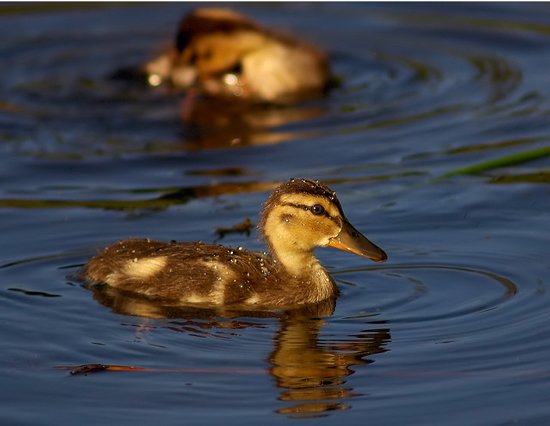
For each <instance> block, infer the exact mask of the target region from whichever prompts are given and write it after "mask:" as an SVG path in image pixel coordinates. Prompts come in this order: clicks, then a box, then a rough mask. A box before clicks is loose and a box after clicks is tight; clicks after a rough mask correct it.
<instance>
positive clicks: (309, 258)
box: [268, 241, 338, 303]
mask: <svg viewBox="0 0 550 426" xmlns="http://www.w3.org/2000/svg"><path fill="white" fill-rule="evenodd" d="M268 244H269V247H270V251H271V256H272V257H273V258H274V260H275V261H276V262H277V263H278V264H279V265H280V267H281V268H282V269H283V270H284V272H285V273H286V274H288V275H290V277H291V278H292V279H293V280H295V281H296V282H298V283H300V286H304V285H305V286H306V288H309V291H308V293H309V299H308V302H311V303H317V302H319V301H321V300H325V299H328V298H330V297H335V296H337V295H338V289H337V287H336V285H335V284H334V281H333V280H332V278H331V276H330V275H329V274H328V272H327V271H326V270H325V268H323V266H322V265H321V264H320V263H319V261H318V260H317V258H316V257H315V254H314V252H313V250H298V249H296V248H295V247H289V246H285V245H284V244H283V243H281V242H280V241H276V242H273V241H268Z"/></svg>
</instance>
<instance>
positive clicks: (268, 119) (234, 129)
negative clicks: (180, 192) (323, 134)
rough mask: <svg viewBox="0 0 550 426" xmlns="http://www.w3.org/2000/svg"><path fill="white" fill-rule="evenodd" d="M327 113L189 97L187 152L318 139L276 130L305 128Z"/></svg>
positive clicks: (183, 113)
mask: <svg viewBox="0 0 550 426" xmlns="http://www.w3.org/2000/svg"><path fill="white" fill-rule="evenodd" d="M325 113H326V111H325V108H322V107H320V106H305V105H301V106H298V105H287V106H275V105H268V104H263V105H258V104H253V103H249V102H235V101H232V100H223V99H213V98H207V97H202V96H200V97H195V96H194V95H193V94H188V95H187V96H186V99H185V100H184V102H183V104H182V108H181V119H182V121H183V123H184V125H185V131H184V136H185V138H184V141H185V148H186V149H187V150H189V151H198V150H204V149H215V148H230V147H243V146H249V145H270V144H276V143H280V142H285V141H289V140H291V139H296V140H300V139H303V138H305V137H310V136H315V135H316V134H317V132H315V131H314V130H313V129H308V130H307V131H306V130H301V131H280V130H277V128H281V127H283V126H285V125H291V124H294V123H299V124H300V125H301V126H302V128H303V127H304V126H306V124H305V122H306V120H311V119H313V118H319V117H321V116H322V115H323V114H325ZM307 127H311V126H307Z"/></svg>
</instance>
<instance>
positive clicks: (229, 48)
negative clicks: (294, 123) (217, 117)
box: [144, 8, 331, 103]
mask: <svg viewBox="0 0 550 426" xmlns="http://www.w3.org/2000/svg"><path fill="white" fill-rule="evenodd" d="M144 69H145V72H146V73H147V74H148V76H149V77H148V78H149V81H150V82H151V83H152V84H154V85H158V84H160V83H162V82H164V81H169V82H170V83H171V84H172V85H173V86H175V87H178V88H184V89H185V88H188V87H190V86H191V85H193V84H195V83H198V86H199V87H200V88H201V90H202V91H203V92H204V93H206V94H208V95H211V96H215V97H228V96H229V97H237V98H242V99H247V100H253V101H261V102H274V103H279V102H283V103H284V102H287V101H289V100H295V99H296V98H303V97H304V96H309V95H312V94H318V93H321V92H323V91H324V90H325V89H326V88H327V87H328V85H329V82H330V80H331V76H330V71H329V65H328V60H327V58H326V55H325V54H324V53H323V52H321V51H320V50H318V49H317V48H315V47H313V46H311V45H309V44H307V43H304V42H302V41H299V40H296V39H294V38H291V37H289V36H286V35H281V34H278V33H275V32H273V31H270V30H267V29H265V28H263V27H261V26H260V25H258V24H257V23H255V22H254V21H252V20H250V19H248V18H247V17H245V16H243V15H240V14H238V13H235V12H233V11H231V10H228V9H222V8H200V9H197V10H195V11H193V12H191V13H190V14H189V15H187V16H186V17H185V18H184V19H183V20H182V22H181V24H180V27H179V29H178V33H177V37H176V43H175V46H174V47H173V48H172V49H171V50H169V51H168V52H166V53H163V54H162V55H160V56H158V57H157V58H155V59H154V60H152V61H150V62H149V63H147V64H146V65H145V67H144Z"/></svg>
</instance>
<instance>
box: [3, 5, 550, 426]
mask: <svg viewBox="0 0 550 426" xmlns="http://www.w3.org/2000/svg"><path fill="white" fill-rule="evenodd" d="M190 7H191V6H190V5H186V4H173V3H170V4H158V5H152V4H143V5H121V6H116V5H108V4H104V5H101V4H90V5H87V6H81V8H78V7H76V6H73V5H58V6H51V5H40V6H32V5H24V4H17V5H3V6H2V7H0V40H1V42H0V54H1V57H2V61H0V76H1V78H0V93H1V95H0V96H1V97H0V154H1V155H0V229H1V233H2V244H1V245H0V331H1V336H0V337H1V341H2V350H1V351H0V360H1V363H0V401H1V407H2V409H1V411H0V422H1V423H2V424H10V425H11V424H13V425H17V424H41V425H59V424H75V423H78V424H99V423H102V422H103V423H108V424H114V423H116V424H151V423H152V422H156V423H159V424H181V423H190V424H213V423H216V422H224V423H225V424H235V425H247V424H250V425H253V424H254V425H256V424H258V423H260V422H262V423H265V424H279V423H289V422H294V421H296V420H295V419H296V418H304V417H305V418H315V419H316V420H315V421H316V422H319V423H325V424H334V422H339V423H342V424H352V423H354V422H355V423H356V424H359V423H361V424H362V423H365V421H367V420H368V422H369V423H373V424H384V425H403V424H407V425H441V424H446V425H465V424H467V425H510V424H521V425H546V424H548V423H549V422H550V364H549V361H548V360H549V359H550V307H549V306H550V303H549V302H550V299H549V290H550V281H549V276H550V256H549V247H550V214H549V211H550V191H549V186H548V183H549V182H550V162H549V158H548V157H549V154H550V73H549V72H548V70H550V24H549V22H550V7H549V6H548V5H547V4H545V3H536V4H535V3H491V4H488V3H466V4H432V3H426V4H361V3H359V4H357V3H353V4H350V3H348V4H346V3H344V4H341V3H319V4H303V3H297V4H287V3H279V4H239V5H237V9H238V10H239V11H241V12H244V13H247V14H250V15H251V16H253V17H255V18H256V19H258V20H260V21H261V22H263V23H265V24H267V25H269V26H272V27H277V28H281V29H284V30H289V31H292V32H294V33H295V34H300V35H302V36H304V37H306V38H307V39H308V40H311V41H313V42H315V43H317V44H319V45H321V46H323V47H325V48H326V49H327V50H328V51H329V52H330V55H331V60H332V64H333V68H334V70H335V72H336V73H337V74H338V75H339V76H340V77H341V80H342V85H341V87H339V88H338V89H336V90H334V91H333V92H332V93H331V94H330V95H329V96H328V97H327V98H325V99H319V100H313V101H308V102H305V103H303V104H300V105H296V106H294V107H288V108H284V109H273V108H266V107H262V108H260V107H257V108H252V109H248V110H246V111H242V110H240V109H239V108H236V110H231V109H229V110H226V109H223V108H219V107H218V108H217V107H216V106H212V105H208V104H207V105H198V106H197V109H196V110H195V111H194V112H193V114H194V115H193V116H192V117H191V119H187V121H185V122H183V121H182V105H181V102H182V97H181V95H178V94H174V93H170V92H169V91H166V90H153V89H150V88H144V87H141V86H135V85H131V84H129V85H125V84H121V83H120V82H116V81H112V80H109V79H108V78H107V77H106V76H108V75H109V74H110V73H111V72H113V70H116V69H118V68H120V67H123V66H127V65H132V64H136V63H140V62H142V61H144V60H147V59H149V58H151V57H152V56H154V55H155V54H156V53H157V52H158V51H159V49H161V48H162V46H163V45H165V44H166V43H167V42H168V41H169V40H170V37H171V36H172V34H173V32H174V28H175V26H176V24H177V22H178V21H179V19H180V17H181V16H182V15H183V14H184V13H185V12H186V11H187V10H189V9H190ZM228 123H229V124H228ZM292 176H305V177H310V178H316V179H320V180H322V181H323V182H325V183H327V184H329V185H330V186H331V187H332V188H333V189H335V190H336V191H337V192H338V194H339V198H340V200H341V202H342V205H343V206H344V209H345V211H346V214H347V216H348V217H349V218H350V220H351V221H352V222H353V223H354V224H355V225H356V227H357V228H358V229H360V230H362V231H364V232H365V234H366V235H367V236H369V238H372V240H373V241H376V242H377V243H379V244H380V245H381V246H382V247H383V248H384V249H385V250H386V251H387V252H388V254H389V257H390V260H389V262H388V263H386V264H384V265H377V264H373V263H368V262H366V261H365V260H364V259H361V258H359V257H355V256H351V255H349V254H346V253H343V252H335V251H331V250H328V249H327V250H319V252H318V255H319V257H320V258H321V259H322V261H323V263H324V264H325V265H327V267H328V268H329V270H330V271H331V272H332V273H333V275H334V277H335V279H336V280H337V282H338V285H339V287H340V289H341V290H342V295H341V297H340V298H339V299H338V301H337V306H336V309H335V311H334V313H333V314H328V315H321V318H319V317H316V316H312V315H309V316H308V315H307V314H302V315H293V314H278V315H272V316H269V315H266V316H264V317H259V316H254V315H247V314H242V315H237V316H235V315H230V314H226V315H223V314H219V313H218V314H216V313H208V312H200V311H199V312H190V311H180V310H173V311H169V312H166V311H163V312H159V310H158V307H156V306H151V305H148V304H147V303H145V302H144V301H140V300H129V299H128V300H124V303H115V302H116V300H118V299H116V298H114V296H112V297H107V296H108V295H107V296H105V297H101V295H99V294H94V293H92V292H91V291H89V290H87V289H85V288H83V287H82V286H81V285H80V284H79V283H78V282H76V281H73V280H71V279H70V278H67V277H68V276H70V275H71V274H73V273H74V272H76V271H77V270H78V268H79V267H80V266H81V265H83V264H84V263H85V262H86V261H87V260H88V259H89V258H90V256H92V255H93V254H94V253H95V252H96V250H97V249H98V248H101V247H104V246H106V245H108V244H110V243H112V242H114V241H116V240H118V239H121V238H127V237H130V236H143V237H149V238H155V239H161V240H171V239H178V240H203V241H214V240H216V239H217V236H216V234H215V232H214V230H215V228H216V227H229V226H231V225H233V224H236V223H239V222H242V221H243V220H244V219H245V218H246V217H250V218H251V219H252V220H253V221H255V220H256V217H257V213H258V211H259V208H260V206H261V203H262V202H263V201H264V200H265V198H266V196H267V193H268V191H269V189H270V188H272V187H273V186H274V185H276V184H277V183H278V182H280V181H284V180H286V179H288V178H289V177H292ZM221 242H222V243H224V244H228V245H235V246H237V245H242V246H246V247H248V248H251V249H255V250H263V249H264V247H263V245H262V243H261V242H260V241H258V238H257V235H256V234H255V233H253V234H252V235H251V236H250V237H247V236H246V235H244V234H230V235H227V236H226V237H225V238H224V239H223V240H222V241H221ZM138 314H139V315H138ZM88 363H104V364H115V365H126V366H129V365H131V366H136V367H145V368H148V369H149V370H147V371H133V372H101V373H94V374H89V375H87V376H84V375H79V376H71V375H70V374H69V372H68V370H66V369H59V368H57V367H60V366H75V365H80V364H88Z"/></svg>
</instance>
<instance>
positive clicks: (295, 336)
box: [92, 286, 391, 417]
mask: <svg viewBox="0 0 550 426" xmlns="http://www.w3.org/2000/svg"><path fill="white" fill-rule="evenodd" d="M92 290H93V291H94V298H95V299H96V300H97V301H99V302H100V303H102V304H103V305H105V306H107V307H109V308H111V309H112V310H113V311H115V312H117V313H120V314H124V315H136V316H141V317H147V318H156V319H161V318H166V319H170V321H168V322H167V323H165V324H164V325H159V326H157V327H166V328H168V329H170V330H172V331H175V332H185V333H189V334H193V335H200V336H217V337H226V336H228V334H227V332H226V331H233V330H242V329H249V328H264V327H266V324H265V322H262V323H259V322H258V321H257V320H256V321H255V318H256V319H258V318H276V319H278V321H279V324H280V326H279V329H278V330H277V331H276V333H275V336H274V348H273V350H272V352H271V354H270V355H269V357H268V361H269V364H270V368H269V373H270V374H271V375H272V377H273V379H274V381H275V383H276V386H277V387H278V388H279V389H280V394H279V397H278V400H279V401H282V402H283V404H284V406H283V407H282V408H281V407H280V404H277V405H278V406H279V408H275V411H276V412H278V413H279V414H282V415H287V416H292V417H295V416H299V417H307V416H316V415H320V414H322V413H325V412H327V411H334V410H345V409H349V408H351V404H350V400H351V399H353V398H354V397H355V396H357V395H358V394H357V393H356V392H354V389H353V387H352V386H351V385H348V384H347V378H348V376H350V375H351V374H353V370H352V368H353V367H354V366H361V365H363V366H366V365H368V364H371V363H372V362H373V360H372V359H369V358H368V357H369V356H371V355H374V354H377V353H382V352H385V351H387V350H388V348H387V346H388V344H389V342H390V341H391V335H390V332H389V329H387V328H377V329H367V330H362V331H361V332H359V333H356V334H353V335H350V336H347V337H346V338H345V339H339V340H328V339H326V338H325V339H323V341H322V343H321V342H320V339H319V335H320V334H321V331H322V328H323V326H324V325H325V320H323V319H321V318H326V317H328V316H330V315H332V313H333V311H334V308H335V301H334V299H331V300H326V301H323V302H320V303H317V304H313V305H307V306H305V307H303V308H300V309H295V310H290V311H286V312H262V311H237V310H230V309H227V308H218V309H215V310H209V309H200V308H190V307H185V308H181V307H173V306H163V305H162V304H161V303H160V302H159V301H154V300H151V299H147V298H144V297H140V296H137V295H135V294H132V293H127V292H124V291H121V290H119V289H116V288H112V287H109V286H94V287H92ZM243 318H246V319H243ZM160 324H162V323H160ZM148 325H149V326H150V323H149V324H148ZM140 328H141V327H140ZM140 328H138V330H139V329H140ZM146 328H147V327H143V329H146ZM149 332H154V327H153V328H151V327H149ZM231 337H234V334H231Z"/></svg>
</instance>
